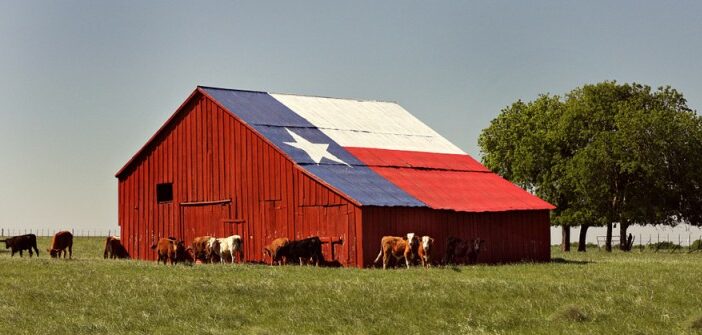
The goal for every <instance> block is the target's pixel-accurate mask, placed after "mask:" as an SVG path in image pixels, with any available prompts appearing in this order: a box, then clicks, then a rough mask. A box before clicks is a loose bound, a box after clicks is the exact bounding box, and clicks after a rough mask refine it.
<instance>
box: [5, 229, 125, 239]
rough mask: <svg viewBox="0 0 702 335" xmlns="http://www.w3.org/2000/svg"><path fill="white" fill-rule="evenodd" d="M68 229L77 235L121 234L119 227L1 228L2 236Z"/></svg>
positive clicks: (49, 232) (47, 233) (39, 234)
mask: <svg viewBox="0 0 702 335" xmlns="http://www.w3.org/2000/svg"><path fill="white" fill-rule="evenodd" d="M63 230H68V231H70V232H71V234H73V236H76V237H103V236H112V235H119V229H117V228H115V229H55V228H0V236H17V235H25V234H34V235H37V236H54V234H56V233H57V232H59V231H63Z"/></svg>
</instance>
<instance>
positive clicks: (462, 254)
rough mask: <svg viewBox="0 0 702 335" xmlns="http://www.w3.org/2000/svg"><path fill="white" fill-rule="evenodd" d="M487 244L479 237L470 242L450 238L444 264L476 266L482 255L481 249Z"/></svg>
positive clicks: (447, 241)
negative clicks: (479, 256)
mask: <svg viewBox="0 0 702 335" xmlns="http://www.w3.org/2000/svg"><path fill="white" fill-rule="evenodd" d="M483 243H485V240H481V239H480V238H479V237H478V238H474V239H469V240H462V239H460V238H458V237H454V236H450V237H449V238H448V239H447V240H446V253H445V254H444V259H443V263H444V264H474V263H475V262H476V261H477V259H478V255H479V254H480V247H481V245H482V244H483Z"/></svg>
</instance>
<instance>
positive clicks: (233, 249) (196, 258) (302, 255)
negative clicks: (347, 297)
mask: <svg viewBox="0 0 702 335" xmlns="http://www.w3.org/2000/svg"><path fill="white" fill-rule="evenodd" d="M0 242H5V248H6V249H11V251H12V256H14V255H15V253H17V252H19V254H20V257H21V256H22V252H23V251H24V250H27V251H28V252H29V257H32V255H33V251H34V252H36V254H37V256H39V249H38V248H37V237H36V235H34V234H27V235H20V236H14V237H10V238H7V239H5V240H0ZM342 242H343V241H342ZM484 242H485V241H484V240H482V239H480V238H474V239H467V240H464V239H461V238H458V237H449V238H448V239H447V240H446V245H445V250H444V257H443V259H442V260H441V263H440V264H443V265H451V264H474V263H476V261H477V258H478V255H479V253H480V249H481V246H482V245H483V244H484ZM324 243H333V242H323V241H322V240H321V239H320V238H319V237H317V236H312V237H308V238H304V239H301V240H290V239H288V238H285V237H281V238H277V239H275V240H273V241H272V242H271V244H270V245H268V246H266V247H264V248H263V257H264V259H270V265H276V264H277V265H285V264H288V263H299V264H300V265H304V264H314V265H315V266H319V265H320V264H321V265H325V260H324V255H323V254H322V245H323V244H324ZM66 249H68V257H69V258H72V256H73V235H72V234H71V233H70V232H68V231H60V232H58V233H56V234H55V235H54V236H53V237H52V238H51V244H50V247H49V249H47V252H48V253H49V255H51V257H52V258H57V257H58V258H60V257H61V255H62V254H63V257H64V258H66ZM151 249H153V250H154V251H155V252H156V255H157V259H156V262H157V263H160V262H163V264H177V263H178V262H185V263H215V262H219V263H236V262H237V259H238V263H243V262H244V261H245V260H244V243H243V240H242V238H241V236H239V235H232V236H229V237H224V238H216V237H212V236H200V237H196V238H195V239H193V242H192V245H190V246H186V244H185V241H183V240H178V239H176V238H173V237H168V238H161V239H160V240H158V241H157V242H155V243H154V244H153V245H152V246H151ZM433 254H434V239H433V238H432V237H430V236H426V235H425V236H421V237H419V236H417V235H416V234H414V233H408V234H407V235H406V236H403V237H398V236H384V237H383V238H382V239H381V242H380V252H379V253H378V256H377V257H376V259H375V261H374V262H373V264H378V262H380V261H381V260H382V262H383V269H386V268H387V267H388V266H389V265H390V264H391V262H394V263H395V264H401V263H400V262H402V261H404V264H405V266H406V267H407V268H409V267H410V266H411V265H415V264H416V263H417V261H419V262H421V265H422V266H423V267H425V268H428V267H430V266H431V265H432V263H434V262H435V260H434V258H433ZM103 257H104V258H122V259H128V258H129V253H128V252H127V250H126V249H125V248H124V246H123V245H122V244H121V243H120V240H119V238H118V237H115V236H109V237H107V239H106V240H105V250H104V253H103Z"/></svg>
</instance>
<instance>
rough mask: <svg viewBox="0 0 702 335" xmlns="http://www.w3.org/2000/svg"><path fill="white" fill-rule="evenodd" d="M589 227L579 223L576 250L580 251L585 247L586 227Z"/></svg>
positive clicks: (583, 250)
mask: <svg viewBox="0 0 702 335" xmlns="http://www.w3.org/2000/svg"><path fill="white" fill-rule="evenodd" d="M588 228H590V226H588V225H585V224H584V225H581V226H580V237H579V238H578V251H580V252H585V251H586V250H585V248H586V246H585V245H586V243H587V229H588Z"/></svg>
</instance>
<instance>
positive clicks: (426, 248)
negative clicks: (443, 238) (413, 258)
mask: <svg viewBox="0 0 702 335" xmlns="http://www.w3.org/2000/svg"><path fill="white" fill-rule="evenodd" d="M433 250H434V239H433V238H431V237H429V236H426V235H424V236H422V242H421V243H420V244H419V248H418V250H417V253H418V254H419V260H420V261H422V266H423V267H425V268H429V267H431V255H432V253H433Z"/></svg>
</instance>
